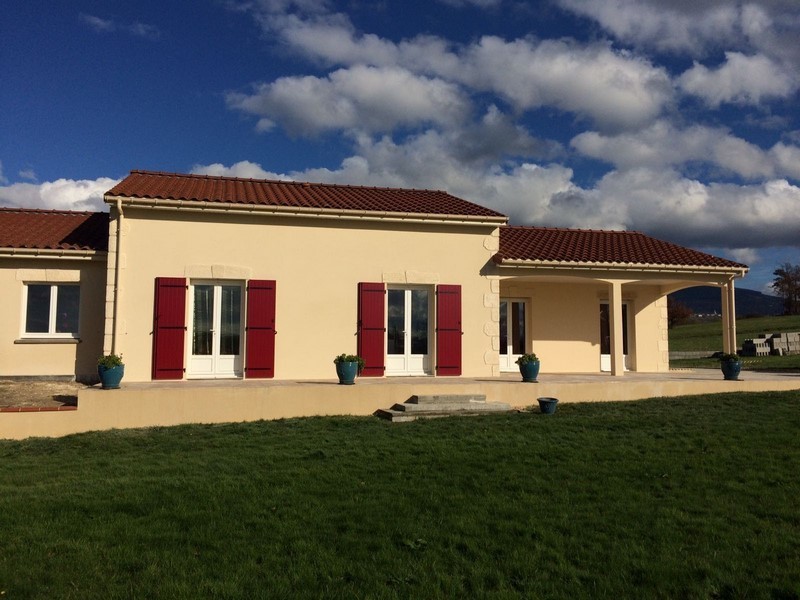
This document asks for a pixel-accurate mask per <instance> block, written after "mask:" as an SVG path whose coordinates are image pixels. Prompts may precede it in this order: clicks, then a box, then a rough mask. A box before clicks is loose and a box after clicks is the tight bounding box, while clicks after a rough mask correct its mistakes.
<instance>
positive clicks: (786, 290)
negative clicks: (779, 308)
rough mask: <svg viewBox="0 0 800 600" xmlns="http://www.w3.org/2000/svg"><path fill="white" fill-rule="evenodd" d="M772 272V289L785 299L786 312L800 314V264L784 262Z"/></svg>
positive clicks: (787, 313) (784, 310)
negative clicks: (773, 277)
mask: <svg viewBox="0 0 800 600" xmlns="http://www.w3.org/2000/svg"><path fill="white" fill-rule="evenodd" d="M772 274H773V275H774V276H775V279H774V280H773V281H772V289H773V290H775V293H776V294H777V295H778V296H780V297H781V298H782V299H783V312H784V314H786V315H798V314H800V265H793V264H791V263H788V262H787V263H783V264H782V265H781V266H780V267H778V268H777V269H775V271H774V272H773V273H772Z"/></svg>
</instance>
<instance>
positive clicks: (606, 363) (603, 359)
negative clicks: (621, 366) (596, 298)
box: [600, 300, 631, 373]
mask: <svg viewBox="0 0 800 600" xmlns="http://www.w3.org/2000/svg"><path fill="white" fill-rule="evenodd" d="M604 305H605V306H608V307H609V308H608V310H609V311H610V310H611V302H610V301H608V300H601V301H600V307H601V308H600V310H602V307H603V306H604ZM629 307H630V303H629V302H628V301H627V300H623V301H622V318H623V323H622V327H623V329H622V331H623V334H622V335H623V337H624V340H623V347H624V346H628V350H629V351H630V339H629V337H630V333H631V328H630V322H629V321H630V311H629ZM600 319H601V334H600V335H601V336H602V316H601V317H600ZM602 348H603V340H600V372H601V373H610V372H611V354H603V350H602ZM623 359H624V363H625V370H626V371H628V370H629V369H630V357H629V356H628V354H624V355H623Z"/></svg>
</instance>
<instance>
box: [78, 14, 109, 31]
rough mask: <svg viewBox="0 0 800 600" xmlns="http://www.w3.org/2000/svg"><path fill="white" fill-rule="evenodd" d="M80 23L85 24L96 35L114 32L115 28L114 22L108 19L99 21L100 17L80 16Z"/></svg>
mask: <svg viewBox="0 0 800 600" xmlns="http://www.w3.org/2000/svg"><path fill="white" fill-rule="evenodd" d="M80 18H81V21H83V22H84V23H86V24H87V25H88V26H89V27H91V28H92V29H94V30H95V31H97V32H98V33H105V32H108V31H114V30H115V29H116V28H117V26H116V24H115V23H114V21H112V20H110V19H101V18H100V17H96V16H94V15H87V14H84V13H81V14H80Z"/></svg>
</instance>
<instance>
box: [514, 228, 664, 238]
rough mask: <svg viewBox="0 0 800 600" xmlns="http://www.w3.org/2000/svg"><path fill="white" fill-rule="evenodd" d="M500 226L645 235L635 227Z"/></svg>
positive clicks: (531, 229) (529, 229) (530, 229)
mask: <svg viewBox="0 0 800 600" xmlns="http://www.w3.org/2000/svg"><path fill="white" fill-rule="evenodd" d="M502 228H503V229H522V230H528V231H563V232H570V231H574V232H577V233H625V234H636V235H647V234H645V233H643V232H641V231H638V230H636V229H583V228H581V227H548V226H546V225H503V226H502ZM648 237H652V236H648Z"/></svg>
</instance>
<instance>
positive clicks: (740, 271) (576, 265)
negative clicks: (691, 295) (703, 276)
mask: <svg viewBox="0 0 800 600" xmlns="http://www.w3.org/2000/svg"><path fill="white" fill-rule="evenodd" d="M494 261H495V262H496V263H497V264H498V265H499V266H502V267H516V268H531V267H535V268H538V269H548V270H550V269H565V270H582V271H627V272H630V271H643V272H650V273H670V272H672V273H715V274H729V275H732V276H734V277H744V275H745V274H746V273H747V272H748V271H749V270H750V269H749V267H745V266H741V267H738V266H713V265H668V264H655V263H623V262H613V263H609V262H580V261H574V262H568V261H549V260H529V259H510V258H501V257H497V256H495V258H494Z"/></svg>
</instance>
